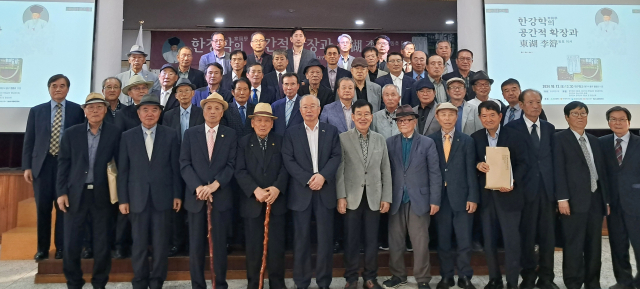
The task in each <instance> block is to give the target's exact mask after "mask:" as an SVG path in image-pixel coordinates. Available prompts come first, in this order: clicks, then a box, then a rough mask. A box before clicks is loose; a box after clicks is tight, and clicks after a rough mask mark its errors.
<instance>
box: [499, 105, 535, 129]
mask: <svg viewBox="0 0 640 289" xmlns="http://www.w3.org/2000/svg"><path fill="white" fill-rule="evenodd" d="M511 108H515V109H516V110H515V111H514V112H513V114H514V115H515V116H514V117H513V120H516V119H519V118H520V117H521V116H522V108H520V104H519V103H518V104H516V106H514V107H511V106H508V107H507V113H506V114H505V116H504V123H503V124H507V123H509V117H510V116H511V113H512V112H511ZM538 127H539V126H538Z"/></svg>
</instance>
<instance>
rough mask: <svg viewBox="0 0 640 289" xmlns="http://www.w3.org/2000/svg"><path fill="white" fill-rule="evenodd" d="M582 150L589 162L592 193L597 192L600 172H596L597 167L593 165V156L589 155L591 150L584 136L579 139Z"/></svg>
mask: <svg viewBox="0 0 640 289" xmlns="http://www.w3.org/2000/svg"><path fill="white" fill-rule="evenodd" d="M579 143H580V148H581V149H582V153H583V154H584V158H585V160H586V161H587V165H588V166H589V175H590V176H591V192H595V191H596V189H597V188H598V183H597V182H596V181H597V180H598V171H596V165H595V164H594V163H593V160H592V159H591V155H590V154H589V149H587V141H586V140H585V139H584V136H581V137H580V139H579Z"/></svg>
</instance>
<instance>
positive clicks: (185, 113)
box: [180, 105, 192, 138]
mask: <svg viewBox="0 0 640 289" xmlns="http://www.w3.org/2000/svg"><path fill="white" fill-rule="evenodd" d="M191 106H192V105H189V107H187V109H184V108H182V106H180V136H181V138H184V131H185V130H187V129H188V128H189V116H190V115H191Z"/></svg>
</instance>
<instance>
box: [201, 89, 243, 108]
mask: <svg viewBox="0 0 640 289" xmlns="http://www.w3.org/2000/svg"><path fill="white" fill-rule="evenodd" d="M218 94H220V95H221V96H222V98H224V100H225V101H227V102H232V101H233V94H231V91H229V90H226V89H223V88H221V87H220V88H218ZM209 95H211V91H210V90H209V86H205V87H201V88H198V89H196V93H195V94H194V95H193V98H192V99H191V103H193V104H195V105H196V106H197V107H200V101H201V100H203V99H205V98H207V97H209Z"/></svg>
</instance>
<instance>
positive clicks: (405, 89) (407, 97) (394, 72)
mask: <svg viewBox="0 0 640 289" xmlns="http://www.w3.org/2000/svg"><path fill="white" fill-rule="evenodd" d="M387 63H389V64H388V67H389V74H387V75H383V76H381V77H378V78H377V79H376V80H375V83H377V84H378V85H380V87H384V86H385V85H387V84H395V85H396V86H397V87H399V88H400V91H399V93H400V96H401V97H402V98H401V100H400V105H404V104H409V105H411V106H416V105H418V104H420V102H419V101H418V97H417V96H414V95H413V94H414V93H413V91H414V89H413V84H414V83H415V82H416V81H415V80H413V79H412V78H411V77H410V76H408V75H405V74H404V72H402V54H400V53H398V52H391V53H389V57H388V59H387ZM383 108H384V105H383Z"/></svg>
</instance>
